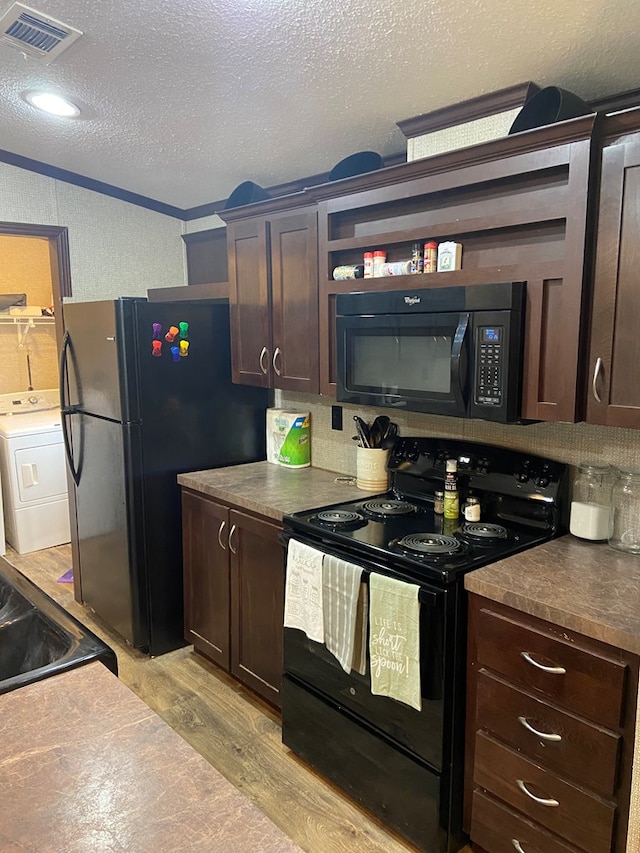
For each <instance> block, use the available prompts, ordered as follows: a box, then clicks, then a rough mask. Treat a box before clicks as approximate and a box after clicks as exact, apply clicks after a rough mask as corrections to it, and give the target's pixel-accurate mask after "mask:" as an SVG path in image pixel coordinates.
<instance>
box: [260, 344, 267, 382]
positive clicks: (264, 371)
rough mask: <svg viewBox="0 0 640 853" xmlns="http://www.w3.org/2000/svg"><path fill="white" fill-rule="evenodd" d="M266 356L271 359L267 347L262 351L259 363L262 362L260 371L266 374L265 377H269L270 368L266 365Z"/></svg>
mask: <svg viewBox="0 0 640 853" xmlns="http://www.w3.org/2000/svg"><path fill="white" fill-rule="evenodd" d="M265 355H266V356H267V358H269V350H268V349H267V348H266V347H262V349H261V350H260V359H259V361H260V370H261V371H262V372H263V373H264V375H265V376H266V375H267V372H268V370H269V368H268V367H267V366H266V365H265V363H264V357H265Z"/></svg>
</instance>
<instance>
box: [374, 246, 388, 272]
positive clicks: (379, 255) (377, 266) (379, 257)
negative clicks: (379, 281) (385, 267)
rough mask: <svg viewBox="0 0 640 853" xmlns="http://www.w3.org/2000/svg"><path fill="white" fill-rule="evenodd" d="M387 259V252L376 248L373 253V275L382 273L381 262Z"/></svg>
mask: <svg viewBox="0 0 640 853" xmlns="http://www.w3.org/2000/svg"><path fill="white" fill-rule="evenodd" d="M386 260H387V253H386V252H383V251H382V250H381V249H378V250H377V251H375V252H374V253H373V277H374V278H377V277H378V276H380V275H382V264H384V262H385V261H386Z"/></svg>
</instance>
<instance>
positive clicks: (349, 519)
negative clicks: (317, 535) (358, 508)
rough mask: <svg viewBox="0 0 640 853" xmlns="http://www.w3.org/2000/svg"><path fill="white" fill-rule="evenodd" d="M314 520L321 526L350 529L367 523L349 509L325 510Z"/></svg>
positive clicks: (358, 514) (357, 513)
mask: <svg viewBox="0 0 640 853" xmlns="http://www.w3.org/2000/svg"><path fill="white" fill-rule="evenodd" d="M312 520H315V521H317V522H318V523H319V524H329V525H331V526H332V527H349V526H351V525H360V524H364V523H365V519H364V517H363V516H362V515H360V513H359V512H353V511H352V510H348V509H325V510H322V512H319V513H318V514H317V515H316V516H314V518H313V519H312Z"/></svg>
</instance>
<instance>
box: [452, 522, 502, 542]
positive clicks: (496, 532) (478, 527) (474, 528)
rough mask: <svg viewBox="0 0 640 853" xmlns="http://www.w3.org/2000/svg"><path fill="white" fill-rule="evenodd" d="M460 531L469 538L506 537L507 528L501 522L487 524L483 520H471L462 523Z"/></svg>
mask: <svg viewBox="0 0 640 853" xmlns="http://www.w3.org/2000/svg"><path fill="white" fill-rule="evenodd" d="M461 533H462V534H463V535H464V536H468V537H469V538H471V539H483V540H489V539H506V538H507V530H506V528H505V527H502V525H501V524H487V523H486V522H484V521H472V522H467V523H466V524H463V525H462V530H461Z"/></svg>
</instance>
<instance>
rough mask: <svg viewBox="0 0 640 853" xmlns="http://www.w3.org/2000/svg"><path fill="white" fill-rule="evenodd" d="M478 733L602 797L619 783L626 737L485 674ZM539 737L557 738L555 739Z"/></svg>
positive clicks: (480, 679) (481, 681) (481, 684)
mask: <svg viewBox="0 0 640 853" xmlns="http://www.w3.org/2000/svg"><path fill="white" fill-rule="evenodd" d="M477 686H478V693H477V700H476V714H477V716H476V726H475V728H476V729H486V730H487V731H488V732H490V733H492V734H495V735H496V736H497V738H498V739H499V740H501V741H504V742H506V743H507V744H509V745H511V746H513V747H514V748H515V749H517V750H518V751H520V752H522V753H524V755H525V756H527V757H529V758H532V759H534V760H535V761H539V762H540V763H541V764H542V765H543V766H544V767H547V768H549V770H552V771H553V772H554V773H558V774H559V775H560V776H562V777H564V778H565V779H569V780H572V781H575V782H578V784H580V785H582V786H584V787H585V788H590V789H591V790H592V791H594V792H595V793H597V794H600V795H601V796H603V797H612V796H613V794H614V792H615V789H616V786H617V782H618V763H619V753H620V745H621V742H622V738H621V737H620V735H618V734H616V733H615V732H610V731H608V730H607V729H604V728H602V727H601V726H596V725H594V724H593V723H590V722H588V721H587V720H583V719H580V718H579V717H576V716H574V715H573V714H569V713H568V712H566V711H563V710H561V709H560V708H556V707H554V706H553V705H549V704H547V703H546V702H544V701H543V700H542V699H539V698H537V697H536V696H532V695H530V694H529V693H525V692H524V691H523V690H519V689H517V688H515V687H512V686H511V685H509V684H506V683H505V682H504V681H502V679H500V678H498V677H497V676H495V675H493V674H492V673H489V672H487V670H485V669H481V670H480V671H479V672H478V682H477ZM524 723H526V724H527V725H529V726H531V728H533V729H535V730H536V731H537V732H542V733H544V734H547V735H553V736H557V737H559V738H560V739H559V740H550V739H549V738H543V737H540V736H539V735H536V734H534V733H533V732H532V731H531V730H530V729H528V728H527V726H526V725H525V724H524Z"/></svg>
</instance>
